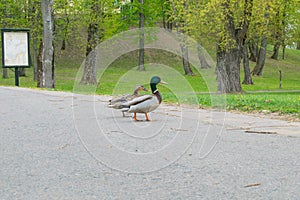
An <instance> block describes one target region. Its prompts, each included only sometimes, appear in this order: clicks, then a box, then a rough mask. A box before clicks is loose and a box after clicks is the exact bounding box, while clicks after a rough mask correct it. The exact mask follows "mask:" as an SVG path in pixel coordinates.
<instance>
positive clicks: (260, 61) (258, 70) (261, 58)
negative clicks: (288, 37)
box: [252, 36, 267, 76]
mask: <svg viewBox="0 0 300 200" xmlns="http://www.w3.org/2000/svg"><path fill="white" fill-rule="evenodd" d="M266 48H267V37H265V36H264V37H263V39H262V41H261V47H260V49H259V54H258V58H257V61H256V65H255V67H254V69H253V71H252V74H253V75H255V76H261V75H262V71H263V68H264V65H265V60H266Z"/></svg>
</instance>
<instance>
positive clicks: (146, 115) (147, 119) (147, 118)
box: [145, 113, 151, 122]
mask: <svg viewBox="0 0 300 200" xmlns="http://www.w3.org/2000/svg"><path fill="white" fill-rule="evenodd" d="M145 117H146V121H148V122H149V121H151V119H149V116H148V114H147V113H145Z"/></svg>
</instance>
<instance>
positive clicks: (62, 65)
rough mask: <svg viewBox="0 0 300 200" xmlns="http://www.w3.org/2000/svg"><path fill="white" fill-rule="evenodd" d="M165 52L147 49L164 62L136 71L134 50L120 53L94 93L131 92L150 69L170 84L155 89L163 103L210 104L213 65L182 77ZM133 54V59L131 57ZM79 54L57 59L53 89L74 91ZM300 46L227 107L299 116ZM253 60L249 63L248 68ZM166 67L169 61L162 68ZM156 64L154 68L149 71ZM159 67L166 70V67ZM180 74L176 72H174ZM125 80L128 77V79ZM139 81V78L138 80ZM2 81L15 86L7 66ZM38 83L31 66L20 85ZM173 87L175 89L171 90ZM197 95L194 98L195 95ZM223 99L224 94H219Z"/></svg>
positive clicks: (271, 63)
mask: <svg viewBox="0 0 300 200" xmlns="http://www.w3.org/2000/svg"><path fill="white" fill-rule="evenodd" d="M270 49H271V47H270V48H269V51H268V57H270V54H271V50H270ZM167 54H168V53H163V52H160V53H153V52H147V53H146V62H148V63H160V64H162V65H161V66H160V67H159V68H158V69H155V67H152V66H151V65H146V72H138V71H137V70H136V67H134V68H132V66H137V64H136V63H137V59H136V58H137V53H136V52H132V54H131V55H124V56H122V57H120V58H118V59H117V60H115V62H114V63H112V64H111V65H110V66H109V67H108V68H107V69H106V70H105V72H104V73H103V74H102V76H101V78H100V80H99V83H100V84H99V85H98V86H97V88H96V91H95V93H96V94H104V95H118V94H123V93H131V92H132V90H133V87H134V85H133V84H137V83H140V84H144V85H145V86H148V85H149V78H148V77H149V76H150V74H151V73H152V74H157V75H160V76H161V77H162V78H163V79H164V80H166V81H167V80H168V79H169V81H168V82H169V85H160V86H159V89H160V91H161V93H162V94H163V97H164V102H167V103H175V102H179V103H185V104H199V105H200V106H201V107H207V108H209V107H214V106H215V105H214V103H211V99H212V95H218V94H215V92H216V87H217V86H216V83H215V74H214V70H213V69H209V70H206V69H205V70H203V69H201V70H196V69H195V68H193V69H194V72H195V76H184V75H183V69H182V67H181V59H180V58H178V57H174V56H170V55H167ZM133 58H134V59H133ZM82 61H83V57H82V56H81V57H80V56H66V53H62V54H60V55H58V56H57V58H56V69H55V70H56V88H55V89H53V90H56V91H68V92H73V86H74V81H75V79H76V75H77V72H78V69H79V68H80V65H81V64H82ZM299 63H300V51H297V50H291V49H286V59H285V60H282V59H279V60H278V61H275V60H272V59H269V58H268V59H267V60H266V64H265V68H264V71H263V75H262V76H261V77H253V81H254V85H242V88H243V91H244V93H242V94H227V95H226V97H224V98H226V108H227V109H229V110H239V111H246V112H253V111H262V112H264V113H266V112H270V113H272V112H277V113H280V114H292V115H298V116H299V113H300V109H299V108H300V92H299V91H300V66H299ZM254 65H255V63H250V66H251V69H252V68H253V67H254ZM165 66H169V68H168V67H165ZM153 69H154V70H153ZM161 69H168V70H166V71H165V72H164V70H162V71H160V70H161ZM279 70H281V71H282V77H283V82H282V88H279ZM130 73H134V74H139V75H138V76H134V79H135V77H140V79H136V80H135V81H131V79H130V78H127V77H130V76H129V75H130ZM170 73H175V75H176V73H177V76H178V77H179V78H183V79H182V80H183V81H187V83H188V84H187V85H189V86H190V87H188V89H187V91H185V88H184V86H183V85H184V84H182V82H180V81H176V80H173V79H172V78H171V77H172V76H173V75H172V76H171V75H170ZM178 74H179V75H178ZM126 80H127V81H126ZM241 80H243V71H241ZM137 81H139V82H137ZM0 85H5V86H14V73H13V71H11V70H9V78H8V79H2V78H1V79H0ZM36 85H37V84H36V82H34V81H33V69H32V68H29V69H26V77H20V86H21V87H29V88H36ZM174 91H175V92H174ZM195 96H196V99H195ZM222 98H223V97H222Z"/></svg>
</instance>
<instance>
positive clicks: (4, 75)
mask: <svg viewBox="0 0 300 200" xmlns="http://www.w3.org/2000/svg"><path fill="white" fill-rule="evenodd" d="M2 78H8V73H7V69H6V68H3V74H2Z"/></svg>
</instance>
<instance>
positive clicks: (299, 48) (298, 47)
mask: <svg viewBox="0 0 300 200" xmlns="http://www.w3.org/2000/svg"><path fill="white" fill-rule="evenodd" d="M296 49H297V50H300V42H297V47H296Z"/></svg>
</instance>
